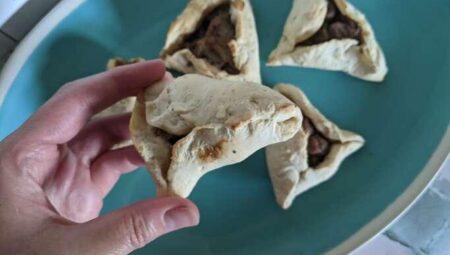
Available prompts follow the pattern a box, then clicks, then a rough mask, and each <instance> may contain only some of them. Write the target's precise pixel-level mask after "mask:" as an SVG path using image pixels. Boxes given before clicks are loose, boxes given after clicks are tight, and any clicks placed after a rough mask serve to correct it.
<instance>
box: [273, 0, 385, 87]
mask: <svg viewBox="0 0 450 255" xmlns="http://www.w3.org/2000/svg"><path fill="white" fill-rule="evenodd" d="M331 1H334V2H335V3H336V6H337V8H338V9H339V11H340V12H341V13H342V14H343V15H345V16H347V17H349V18H350V19H352V20H353V21H355V22H356V23H357V24H358V25H359V27H360V28H361V30H362V42H361V44H359V42H358V41H357V40H355V39H331V40H330V41H327V42H323V43H319V44H315V45H311V46H296V45H297V44H298V43H301V42H303V41H305V40H306V39H308V38H309V37H311V36H312V35H314V34H315V33H316V32H317V31H318V30H319V29H320V27H321V26H322V24H323V23H324V20H325V15H326V13H327V5H328V1H327V0H294V2H293V7H292V10H291V12H290V14H289V17H288V19H287V21H286V24H285V27H284V32H283V36H282V38H281V40H280V42H279V43H278V47H277V48H276V49H275V50H274V51H272V53H271V54H270V57H269V60H268V63H267V64H268V65H269V66H278V65H289V66H302V67H310V68H319V69H325V70H332V71H343V72H346V73H348V74H350V75H352V76H354V77H358V78H361V79H364V80H367V81H374V82H379V81H382V80H384V77H385V76H386V74H387V71H388V68H387V66H386V60H385V58H384V54H383V51H382V49H381V48H380V46H379V45H378V42H377V41H376V38H375V34H374V32H373V29H372V27H371V25H370V24H369V22H368V21H367V19H366V18H365V16H364V15H363V14H362V13H361V12H360V11H359V10H357V9H356V8H355V7H354V6H353V5H351V4H350V3H348V2H347V1H346V0H331Z"/></svg>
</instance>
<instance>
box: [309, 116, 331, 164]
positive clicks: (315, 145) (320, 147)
mask: <svg viewBox="0 0 450 255" xmlns="http://www.w3.org/2000/svg"><path fill="white" fill-rule="evenodd" d="M302 128H303V131H304V132H305V133H306V135H307V137H308V145H307V151H308V165H309V166H310V167H316V166H318V165H319V164H320V163H322V162H323V161H324V160H325V157H326V156H327V155H328V153H329V152H330V149H331V141H330V140H328V139H327V138H326V137H325V136H323V135H322V134H321V133H320V132H319V131H318V130H317V129H316V128H315V127H314V125H313V124H312V122H311V120H310V119H308V118H307V117H305V116H304V118H303V122H302Z"/></svg>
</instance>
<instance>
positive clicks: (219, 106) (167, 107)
mask: <svg viewBox="0 0 450 255" xmlns="http://www.w3.org/2000/svg"><path fill="white" fill-rule="evenodd" d="M301 121H302V115H301V112H300V109H299V108H298V107H296V106H295V105H294V103H292V102H291V101H289V100H288V99H287V98H285V97H284V96H282V95H281V94H279V93H277V92H275V91H273V90H271V89H270V88H268V87H265V86H261V85H259V84H257V83H249V82H233V81H224V80H215V79H211V78H208V77H206V76H201V75H196V74H188V75H184V76H182V77H179V78H177V79H175V80H163V81H161V82H159V83H157V84H155V85H152V86H151V87H149V88H148V89H147V90H146V91H145V92H144V93H142V94H141V95H139V96H138V100H137V102H136V105H135V108H134V111H133V114H132V118H131V124H130V133H131V137H132V140H133V143H134V144H135V146H136V148H137V150H138V152H139V153H140V154H141V156H142V157H143V158H144V160H145V161H146V163H147V167H148V169H149V171H150V173H151V175H152V176H153V178H154V181H155V183H156V187H157V194H158V196H162V195H177V196H180V197H187V196H188V195H189V194H190V193H191V191H192V189H193V188H194V186H195V184H196V183H197V181H198V180H199V179H200V178H201V177H202V176H203V175H204V174H206V173H208V172H210V171H212V170H215V169H217V168H220V167H223V166H226V165H230V164H234V163H238V162H240V161H242V160H244V159H246V158H247V157H248V156H250V155H251V154H253V153H254V152H255V151H257V150H258V149H261V148H263V147H265V146H267V145H269V144H273V143H278V142H282V141H286V140H288V139H290V138H292V137H293V136H294V135H295V133H297V131H298V130H299V129H300V126H301ZM174 136H177V137H178V140H177V141H176V142H175V143H174V144H173V145H172V144H171V143H170V140H171V138H173V137H174Z"/></svg>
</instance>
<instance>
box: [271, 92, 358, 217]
mask: <svg viewBox="0 0 450 255" xmlns="http://www.w3.org/2000/svg"><path fill="white" fill-rule="evenodd" d="M274 90H276V91H278V92H280V93H281V94H282V95H284V96H286V97H287V98H289V99H290V100H291V101H292V102H294V103H295V104H296V105H297V106H299V107H300V109H301V111H302V114H303V122H302V128H301V129H300V130H299V131H298V133H297V134H296V135H295V136H294V137H293V138H291V139H290V140H288V141H286V142H282V143H278V144H273V145H270V146H268V147H267V148H266V160H267V165H268V170H269V175H270V178H271V180H272V185H273V189H274V192H275V196H276V199H277V202H278V204H279V205H280V206H281V207H282V208H283V209H287V208H289V207H290V206H291V204H292V202H293V200H294V198H295V197H296V196H298V195H299V194H301V193H303V192H305V191H306V190H308V189H310V188H312V187H314V186H316V185H318V184H320V183H322V182H325V181H326V180H328V179H329V178H331V177H332V176H333V175H334V174H335V173H336V171H337V170H338V168H339V165H340V164H341V162H342V161H343V160H344V159H345V158H346V157H347V156H349V155H350V154H352V153H353V152H355V151H356V150H358V149H359V148H361V146H363V144H364V139H363V138H362V137H361V136H359V135H357V134H355V133H352V132H350V131H346V130H342V129H340V128H339V127H338V126H336V124H334V123H333V122H331V121H330V120H328V119H327V118H326V117H324V116H323V115H322V114H321V113H320V112H319V111H318V110H317V109H316V108H315V107H314V106H313V105H312V104H311V103H310V102H309V100H308V99H307V98H306V96H305V95H304V94H303V92H302V91H301V90H300V89H298V88H297V87H295V86H293V85H288V84H280V85H277V86H276V87H275V88H274ZM308 120H309V124H310V125H311V124H312V125H313V126H310V127H308V126H307V124H308V123H307V122H308ZM311 128H312V130H311ZM313 134H315V135H316V136H317V137H319V138H320V139H322V140H323V139H326V140H328V142H329V144H328V145H329V146H328V148H327V149H326V150H324V152H325V153H324V154H322V156H321V158H319V160H317V158H314V157H315V156H312V155H311V154H312V152H311V150H314V148H311V147H314V146H311V145H312V144H311V143H312V142H316V143H317V142H318V141H317V140H313V139H311V138H312V135H313ZM319 142H320V140H319ZM319 145H320V143H319ZM315 146H318V145H317V144H316V145H315Z"/></svg>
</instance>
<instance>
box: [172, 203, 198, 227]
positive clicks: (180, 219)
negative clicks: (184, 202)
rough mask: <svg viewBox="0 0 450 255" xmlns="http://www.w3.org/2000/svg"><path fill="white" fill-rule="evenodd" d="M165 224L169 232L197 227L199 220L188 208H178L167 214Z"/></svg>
mask: <svg viewBox="0 0 450 255" xmlns="http://www.w3.org/2000/svg"><path fill="white" fill-rule="evenodd" d="M164 223H165V227H166V230H167V231H173V230H177V229H180V228H186V227H191V226H194V225H197V224H198V222H197V219H196V218H195V217H194V215H193V214H192V212H191V211H190V210H189V209H188V208H187V207H177V208H174V209H171V210H169V211H167V212H166V214H165V215H164Z"/></svg>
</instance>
